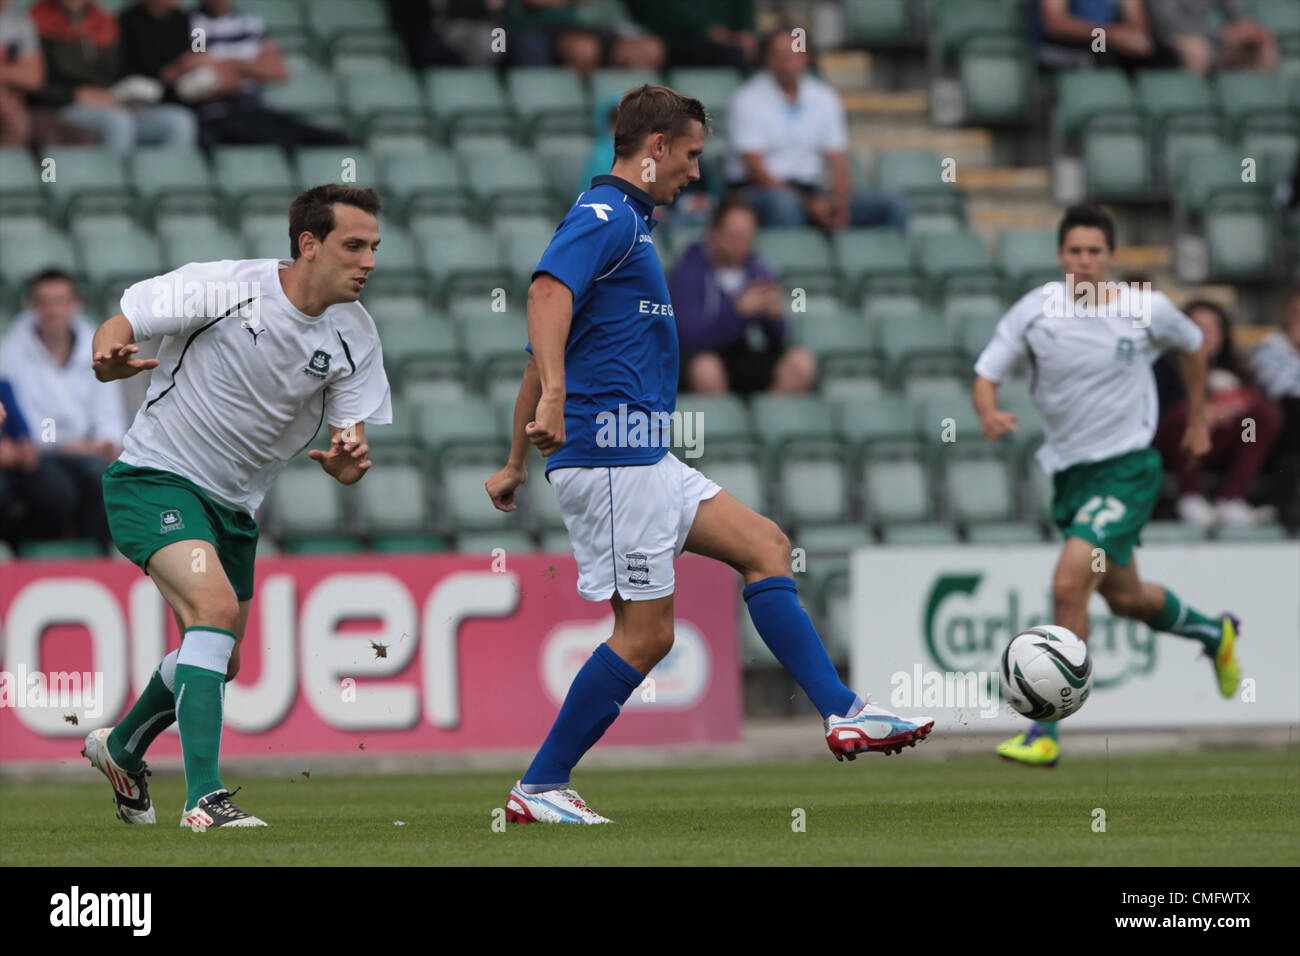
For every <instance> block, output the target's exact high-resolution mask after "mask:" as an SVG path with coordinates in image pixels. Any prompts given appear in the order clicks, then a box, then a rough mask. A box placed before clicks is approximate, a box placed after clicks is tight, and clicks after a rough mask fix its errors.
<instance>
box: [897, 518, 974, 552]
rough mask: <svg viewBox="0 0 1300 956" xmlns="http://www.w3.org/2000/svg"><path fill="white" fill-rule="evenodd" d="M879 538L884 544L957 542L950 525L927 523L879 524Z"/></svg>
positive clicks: (943, 543)
mask: <svg viewBox="0 0 1300 956" xmlns="http://www.w3.org/2000/svg"><path fill="white" fill-rule="evenodd" d="M880 540H881V541H882V542H883V543H884V544H886V545H893V546H895V547H901V546H913V547H915V546H932V545H933V546H938V545H954V544H958V543H959V542H960V540H961V539H959V538H958V537H957V532H956V530H955V529H954V528H953V527H952V526H951V525H946V524H929V523H900V524H886V525H881V528H880Z"/></svg>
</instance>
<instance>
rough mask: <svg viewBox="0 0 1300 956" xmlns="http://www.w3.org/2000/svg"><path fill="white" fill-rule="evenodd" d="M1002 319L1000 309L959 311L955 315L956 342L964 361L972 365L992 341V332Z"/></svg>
mask: <svg viewBox="0 0 1300 956" xmlns="http://www.w3.org/2000/svg"><path fill="white" fill-rule="evenodd" d="M1001 320H1002V311H1001V310H1000V309H999V310H997V311H990V312H983V311H979V312H972V311H965V312H959V313H958V315H957V343H958V348H960V349H961V353H962V355H964V356H965V357H966V361H967V362H969V363H971V364H972V365H973V364H974V363H975V360H976V359H977V358H979V356H980V353H981V352H983V351H984V349H985V348H987V347H988V344H989V343H990V342H991V341H993V333H994V331H995V330H996V329H997V327H998V322H1000V321H1001Z"/></svg>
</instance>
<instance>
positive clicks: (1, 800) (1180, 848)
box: [0, 750, 1300, 866]
mask: <svg viewBox="0 0 1300 956" xmlns="http://www.w3.org/2000/svg"><path fill="white" fill-rule="evenodd" d="M513 782H514V777H513V776H512V775H511V774H509V773H454V774H453V773H447V774H422V775H399V776H381V775H369V776H363V775H358V774H345V775H339V776H330V775H328V774H326V773H323V772H316V773H312V774H311V776H310V778H307V777H303V776H301V775H296V776H294V777H293V778H292V780H291V779H290V776H289V774H288V773H287V772H286V774H285V775H284V776H282V777H276V776H269V777H267V776H262V777H246V778H244V779H239V778H238V777H237V776H236V775H234V774H229V775H227V777H226V784H227V785H228V786H231V787H234V786H235V785H239V784H242V785H243V790H242V792H240V793H239V795H238V796H237V797H236V802H238V803H239V804H240V805H241V806H243V807H244V808H245V809H247V810H249V811H251V812H253V813H255V814H258V815H259V816H262V817H263V818H265V819H267V820H268V821H269V822H271V824H272V827H271V828H270V829H267V830H261V829H258V830H222V831H214V832H210V833H191V832H189V831H183V830H181V829H180V828H179V827H178V826H177V823H178V821H179V818H180V810H181V802H182V798H183V796H184V790H183V786H182V782H181V780H180V779H179V777H178V776H160V777H155V778H154V779H153V781H152V785H151V792H152V793H153V796H154V801H155V804H156V805H158V806H159V808H160V809H159V811H158V820H159V822H158V825H157V826H153V827H128V826H126V825H124V824H122V823H119V822H118V821H117V820H115V819H114V818H113V817H112V806H111V797H110V794H109V787H108V784H107V782H105V781H104V780H102V779H100V778H99V777H98V775H97V774H94V772H93V771H92V770H90V768H89V767H87V770H86V780H85V781H84V782H63V783H54V782H38V783H24V782H15V781H5V782H4V783H2V784H0V807H2V808H3V810H2V811H0V860H3V862H4V863H6V864H26V865H38V866H39V865H62V866H113V865H119V864H130V865H136V866H155V865H161V866H179V865H275V866H285V865H288V866H294V865H317V866H319V865H369V864H381V865H382V864H403V865H426V864H433V865H438V864H452V865H480V864H481V865H519V864H551V865H556V864H558V865H569V864H575V865H582V864H605V865H610V864H613V865H633V866H637V865H690V864H708V865H718V864H751V865H753V864H757V865H766V864H774V865H818V864H848V865H948V866H951V865H966V864H973V865H993V866H999V865H1011V866H1014V865H1030V866H1042V865H1061V864H1069V865H1119V866H1127V865H1134V866H1229V865H1232V866H1256V865H1292V866H1294V865H1296V864H1300V803H1298V802H1297V800H1296V790H1297V785H1298V784H1300V760H1298V759H1297V754H1296V752H1295V751H1294V750H1291V751H1285V750H1277V751H1248V752H1229V751H1216V752H1204V753H1197V754H1169V755H1157V756H1132V755H1124V756H1113V757H1110V758H1109V759H1108V758H1106V757H1105V756H1086V757H1077V758H1071V757H1069V756H1068V755H1067V757H1066V758H1064V759H1063V760H1062V762H1061V764H1060V766H1059V767H1057V768H1056V769H1054V770H1050V771H1048V770H1038V769H1029V768H1024V767H1017V766H1013V765H1010V764H1004V763H1002V762H1000V761H998V760H997V759H996V758H994V757H992V756H967V755H961V756H953V757H951V758H948V759H943V760H932V761H927V760H912V761H909V760H907V758H906V756H903V757H901V758H899V757H889V758H879V757H875V756H870V757H865V758H861V759H859V760H858V761H856V762H855V763H845V764H842V765H840V764H836V763H834V762H833V761H828V762H827V763H826V764H825V765H818V764H798V765H788V764H781V765H759V766H746V767H719V768H682V769H655V770H636V771H629V770H591V771H583V772H580V773H579V774H578V775H577V776H576V779H575V781H574V783H575V785H576V786H577V787H578V788H579V790H580V792H581V793H582V795H583V797H584V798H585V799H587V800H589V801H590V802H591V803H592V805H593V806H594V807H595V808H596V809H597V810H598V811H599V812H601V813H603V814H605V815H606V816H608V817H610V818H612V819H613V820H614V821H615V825H614V826H609V827H574V826H523V827H521V826H515V825H505V824H504V815H503V814H498V815H497V817H498V818H499V819H500V820H501V821H502V822H501V824H500V825H499V826H498V827H496V828H494V827H493V821H494V816H493V810H494V808H499V807H502V806H503V805H504V801H505V797H506V794H507V793H508V792H509V789H510V785H511V784H512V783H513ZM1096 808H1101V809H1102V810H1104V811H1105V813H1106V819H1105V823H1106V829H1105V832H1104V833H1101V832H1095V831H1094V819H1095V816H1094V810H1095V809H1096ZM799 810H802V811H804V813H803V815H802V816H803V832H796V824H797V823H799V821H800V814H798V813H797V811H799ZM395 821H402V823H404V824H405V825H404V826H397V825H395ZM502 827H504V832H498V831H499V830H501V829H502Z"/></svg>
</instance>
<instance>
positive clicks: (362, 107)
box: [340, 68, 433, 136]
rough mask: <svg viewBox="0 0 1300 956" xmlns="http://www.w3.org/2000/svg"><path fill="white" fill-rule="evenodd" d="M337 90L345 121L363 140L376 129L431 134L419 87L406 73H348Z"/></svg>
mask: <svg viewBox="0 0 1300 956" xmlns="http://www.w3.org/2000/svg"><path fill="white" fill-rule="evenodd" d="M340 87H341V89H342V93H343V108H344V110H345V111H346V112H347V115H348V121H349V123H351V124H352V127H353V128H354V129H358V130H360V131H361V133H362V134H363V135H364V136H370V135H371V134H372V133H373V132H374V131H375V130H376V129H379V128H382V129H385V130H398V129H400V130H402V131H404V132H410V131H417V132H426V133H429V132H432V129H433V124H432V121H431V120H430V119H429V117H428V115H427V113H426V112H425V104H424V97H423V95H422V93H421V90H420V83H419V81H418V80H417V79H416V78H415V74H413V73H412V72H411V71H410V70H407V69H405V68H393V69H392V70H389V71H388V72H383V73H379V72H376V73H369V72H368V73H349V74H348V75H347V76H345V77H343V78H342V79H341V81H340Z"/></svg>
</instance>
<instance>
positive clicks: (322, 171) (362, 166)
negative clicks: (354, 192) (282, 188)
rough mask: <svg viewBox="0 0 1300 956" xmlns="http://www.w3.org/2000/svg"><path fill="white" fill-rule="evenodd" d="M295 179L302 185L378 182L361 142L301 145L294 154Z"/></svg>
mask: <svg viewBox="0 0 1300 956" xmlns="http://www.w3.org/2000/svg"><path fill="white" fill-rule="evenodd" d="M294 162H295V164H296V165H297V167H298V182H300V183H302V185H303V188H310V187H312V186H320V185H323V184H325V183H337V184H339V185H342V186H363V187H368V188H371V189H374V188H376V187H378V186H379V182H380V180H379V169H378V166H377V164H376V163H375V158H374V156H372V155H371V154H370V151H369V150H368V149H366V148H365V147H362V146H302V147H299V148H298V150H297V151H296V152H295V154H294Z"/></svg>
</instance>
